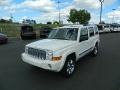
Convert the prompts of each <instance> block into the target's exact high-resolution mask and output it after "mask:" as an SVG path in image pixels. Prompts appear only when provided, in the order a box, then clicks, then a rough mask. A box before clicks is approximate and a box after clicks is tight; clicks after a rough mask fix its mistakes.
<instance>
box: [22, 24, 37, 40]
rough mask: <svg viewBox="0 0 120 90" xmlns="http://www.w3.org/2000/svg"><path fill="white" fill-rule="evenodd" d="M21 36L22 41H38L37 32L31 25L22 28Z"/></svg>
mask: <svg viewBox="0 0 120 90" xmlns="http://www.w3.org/2000/svg"><path fill="white" fill-rule="evenodd" d="M20 36H21V39H22V40H25V39H36V32H35V30H34V29H33V27H32V26H31V25H23V26H21V32H20Z"/></svg>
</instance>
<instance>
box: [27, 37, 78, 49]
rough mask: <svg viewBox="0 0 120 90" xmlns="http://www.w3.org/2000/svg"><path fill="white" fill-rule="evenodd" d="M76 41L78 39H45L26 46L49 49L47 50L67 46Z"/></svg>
mask: <svg viewBox="0 0 120 90" xmlns="http://www.w3.org/2000/svg"><path fill="white" fill-rule="evenodd" d="M75 43H76V41H70V40H58V39H43V40H39V41H36V42H33V43H30V44H28V45H26V46H27V47H32V48H37V49H47V50H52V51H56V50H59V49H63V48H66V47H68V46H70V45H72V44H75Z"/></svg>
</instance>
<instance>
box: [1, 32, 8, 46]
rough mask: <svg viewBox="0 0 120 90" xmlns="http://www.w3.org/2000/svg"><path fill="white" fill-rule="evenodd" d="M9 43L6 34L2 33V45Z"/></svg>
mask: <svg viewBox="0 0 120 90" xmlns="http://www.w3.org/2000/svg"><path fill="white" fill-rule="evenodd" d="M7 42H8V37H7V35H5V34H2V33H0V44H4V43H7Z"/></svg>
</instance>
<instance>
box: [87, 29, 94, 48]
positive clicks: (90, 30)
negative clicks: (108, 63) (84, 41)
mask: <svg viewBox="0 0 120 90" xmlns="http://www.w3.org/2000/svg"><path fill="white" fill-rule="evenodd" d="M88 29H89V42H90V47H91V48H93V47H94V44H95V41H96V37H95V32H94V27H88Z"/></svg>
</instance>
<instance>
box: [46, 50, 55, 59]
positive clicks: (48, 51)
mask: <svg viewBox="0 0 120 90" xmlns="http://www.w3.org/2000/svg"><path fill="white" fill-rule="evenodd" d="M46 57H47V60H52V57H53V51H51V50H47V53H46Z"/></svg>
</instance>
